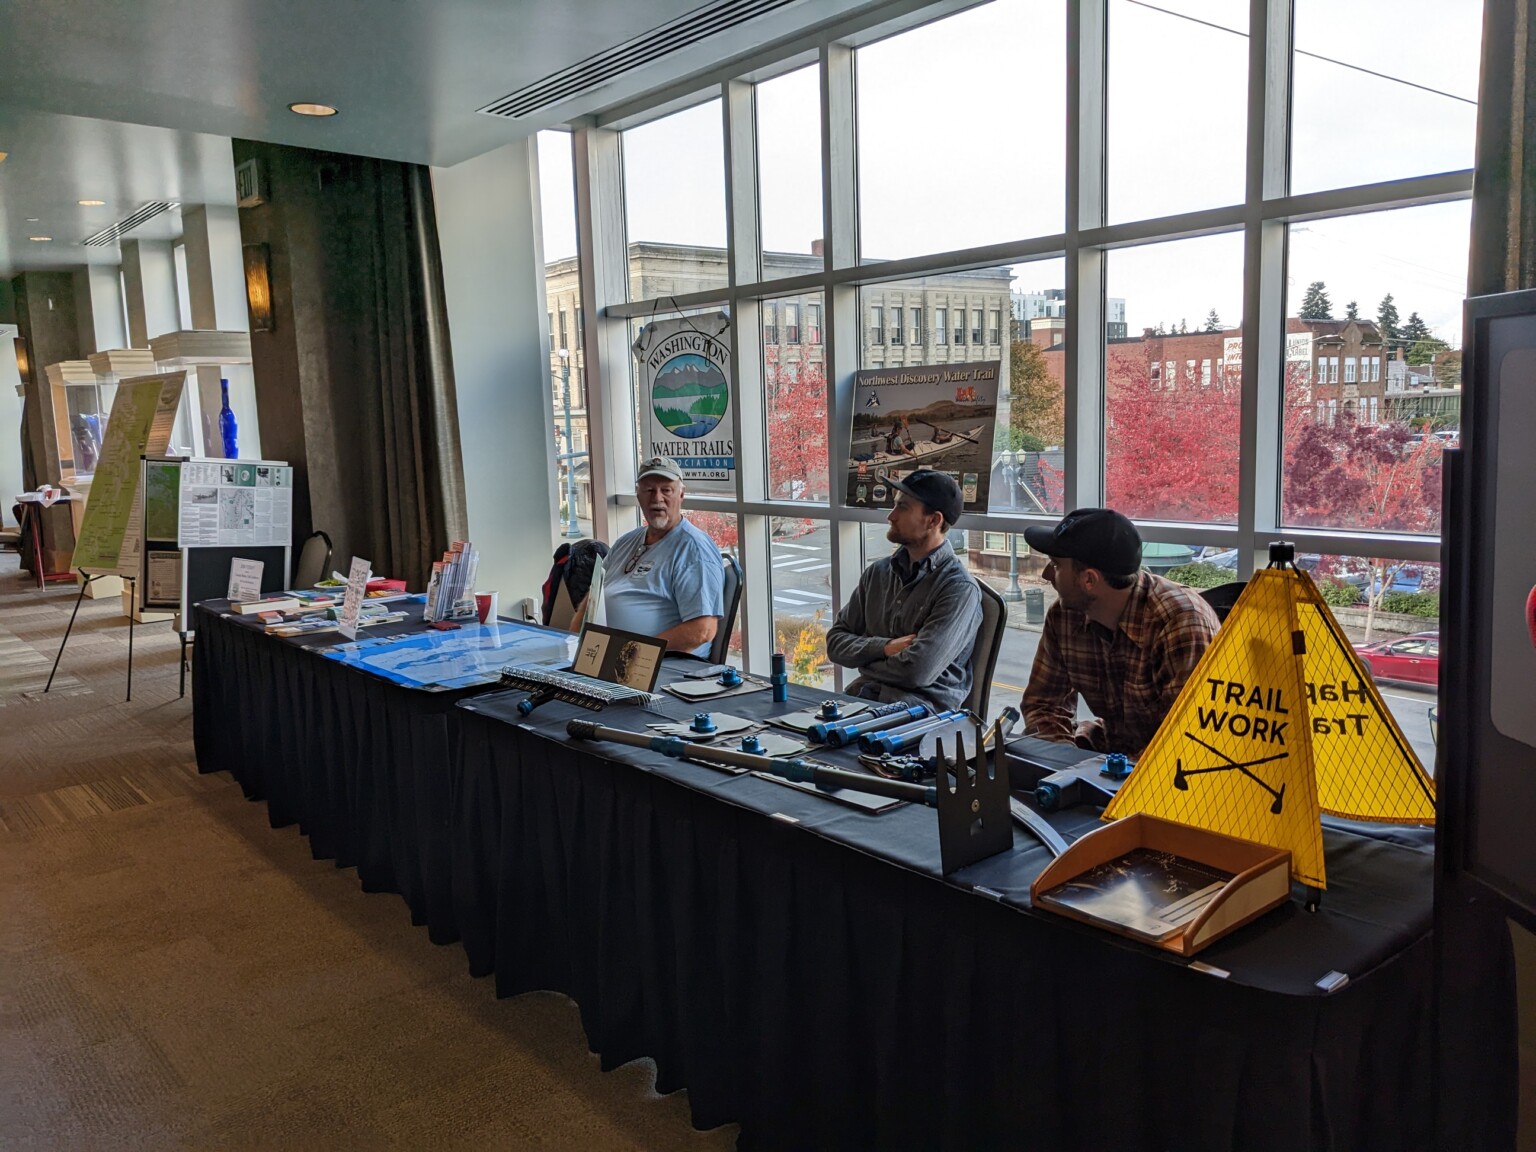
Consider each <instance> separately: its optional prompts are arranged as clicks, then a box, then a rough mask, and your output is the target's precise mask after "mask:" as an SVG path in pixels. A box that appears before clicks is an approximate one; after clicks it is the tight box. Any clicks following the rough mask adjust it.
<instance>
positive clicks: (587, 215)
mask: <svg viewBox="0 0 1536 1152" xmlns="http://www.w3.org/2000/svg"><path fill="white" fill-rule="evenodd" d="M571 144H572V147H573V148H574V149H575V163H574V174H575V180H576V219H577V227H576V250H577V254H578V260H577V266H578V275H579V276H580V280H581V299H582V300H583V301H584V302H585V304H584V315H583V324H584V325H585V327H586V335H585V343H586V349H587V351H586V357H585V367H586V382H585V383H586V393H587V428H588V434H587V449H588V464H589V467H590V470H591V477H592V534H593V535H594V536H596V537H597V538H598V539H600V540H617V539H618V538H619V536H621V535H622V534H623V533H624V532H626V531H628V530H629V529H630V528H632V527H634V522H635V517H634V511H633V509H630V508H625V507H621V506H620V505H618V504H617V503H615V501H614V499H613V494H614V492H616V491H626V492H627V491H629V490H630V489H631V485H630V483H629V481H630V480H631V478H632V477H633V476H634V474H635V437H634V434H633V429H634V427H635V415H634V405H633V404H632V403H631V397H630V389H629V388H628V387H625V386H624V382H627V381H628V380H629V323H628V321H627V320H624V319H622V318H618V317H610V316H608V315H607V313H606V310H607V308H608V307H609V306H610V305H613V304H620V303H623V302H624V300H625V298H626V297H627V296H628V293H629V262H628V257H627V255H626V253H625V247H624V179H623V173H622V170H621V160H620V139H619V133H618V132H616V131H613V130H611V129H606V128H581V129H578V130H577V131H576V132H575V133H574V134H573V137H572V141H571ZM616 382H617V383H616Z"/></svg>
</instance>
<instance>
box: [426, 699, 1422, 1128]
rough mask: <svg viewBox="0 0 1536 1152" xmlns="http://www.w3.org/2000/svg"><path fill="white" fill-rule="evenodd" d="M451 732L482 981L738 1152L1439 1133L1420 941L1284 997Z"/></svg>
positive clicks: (619, 767) (490, 724) (578, 766)
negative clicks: (1322, 988) (638, 1063)
mask: <svg viewBox="0 0 1536 1152" xmlns="http://www.w3.org/2000/svg"><path fill="white" fill-rule="evenodd" d="M493 699H494V698H492V697H482V698H480V699H479V700H477V701H475V702H473V703H472V705H471V706H472V707H479V708H484V707H486V706H487V702H488V701H491V700H493ZM614 723H621V721H618V720H615V721H614ZM626 726H631V727H633V726H634V725H633V724H630V725H626ZM459 738H460V741H461V748H460V755H461V765H462V772H461V775H460V776H459V792H458V797H457V801H456V805H457V807H458V815H457V825H456V830H457V833H458V847H459V850H460V852H461V856H462V860H463V866H462V867H461V868H460V869H459V870H457V871H456V874H455V876H456V881H462V885H461V886H460V887H459V889H458V891H459V896H460V898H461V909H467V908H472V907H476V908H490V907H494V909H495V914H494V931H493V932H491V931H487V932H486V933H484V934H471V933H470V932H468V931H466V932H465V937H464V939H465V946H466V948H467V949H468V950H469V953H470V957H471V965H472V968H473V970H475V971H478V972H484V971H494V972H495V976H496V990H497V994H498V995H503V996H507V995H515V994H517V993H519V992H524V991H529V990H532V989H552V990H556V991H560V992H564V993H566V994H568V995H570V996H571V997H572V998H573V999H574V1000H576V1002H577V1003H578V1004H579V1005H580V1008H581V1014H582V1021H583V1024H584V1026H585V1028H586V1032H587V1037H588V1041H589V1043H590V1045H591V1047H592V1049H593V1050H594V1051H595V1052H597V1053H599V1054H600V1055H601V1057H602V1061H603V1066H604V1067H605V1068H613V1067H617V1066H618V1065H620V1064H623V1063H625V1062H626V1061H629V1060H632V1059H635V1058H636V1057H639V1056H650V1057H653V1058H654V1059H655V1061H656V1065H657V1070H658V1079H657V1087H658V1090H660V1091H663V1092H668V1091H672V1090H675V1089H678V1088H687V1089H688V1092H689V1102H690V1105H691V1107H692V1109H693V1118H694V1122H695V1124H697V1125H698V1126H699V1127H701V1128H708V1127H712V1126H714V1125H716V1124H722V1123H727V1122H730V1121H739V1122H740V1123H741V1125H742V1140H741V1143H742V1146H743V1147H757V1146H763V1147H797V1146H798V1147H808V1146H816V1147H854V1148H856V1147H874V1146H881V1147H913V1148H933V1147H950V1148H972V1147H998V1146H1007V1147H1018V1148H1024V1147H1028V1148H1043V1149H1056V1148H1085V1149H1106V1148H1148V1149H1154V1148H1178V1149H1218V1148H1223V1149H1225V1148H1232V1149H1239V1148H1240V1149H1268V1148H1273V1149H1300V1148H1314V1147H1316V1148H1340V1149H1343V1148H1363V1147H1370V1148H1373V1149H1390V1148H1422V1147H1424V1146H1425V1144H1426V1142H1427V1141H1428V1139H1429V1131H1430V1125H1431V1120H1432V1117H1431V1100H1430V1074H1429V1054H1428V1053H1429V1049H1428V1037H1429V1027H1428V1022H1429V1007H1430V986H1429V976H1430V942H1429V939H1428V936H1427V935H1425V934H1420V935H1419V937H1418V938H1417V939H1415V940H1413V941H1412V942H1411V943H1409V944H1408V945H1407V947H1406V948H1405V949H1404V950H1402V951H1399V952H1397V953H1395V954H1393V955H1391V956H1389V957H1387V958H1386V959H1385V960H1384V961H1383V962H1382V963H1381V964H1380V965H1379V966H1377V967H1376V969H1375V970H1373V971H1370V972H1367V973H1364V974H1363V975H1360V976H1357V977H1355V978H1354V979H1353V980H1352V982H1351V984H1350V986H1349V987H1348V988H1347V989H1345V990H1344V991H1342V992H1340V993H1337V994H1335V995H1333V996H1328V997H1325V996H1322V995H1307V996H1296V995H1286V994H1280V993H1276V992H1272V991H1266V990H1263V989H1259V988H1253V987H1247V986H1244V985H1242V984H1241V983H1236V982H1233V981H1231V980H1222V979H1219V978H1217V977H1213V976H1210V975H1205V974H1203V973H1200V972H1197V971H1195V970H1191V969H1189V968H1188V967H1187V966H1186V965H1185V964H1184V963H1183V962H1178V963H1168V962H1163V961H1162V960H1161V958H1159V957H1157V956H1155V955H1152V954H1151V953H1150V952H1149V950H1146V949H1142V948H1138V947H1135V946H1122V945H1119V944H1118V943H1117V942H1114V941H1112V940H1111V939H1110V938H1108V937H1106V936H1105V935H1103V934H1102V933H1098V932H1095V931H1093V930H1091V929H1086V928H1082V927H1081V926H1078V925H1076V924H1073V923H1071V922H1068V921H1065V920H1062V919H1060V918H1057V917H1050V916H1048V915H1046V914H1040V913H1035V914H1030V915H1025V914H1021V912H1020V911H1019V910H1018V909H1016V908H1012V907H1008V906H1005V905H1004V904H1002V903H1000V902H995V901H992V900H988V899H983V898H980V897H978V896H977V895H976V894H975V893H973V892H969V891H964V890H962V889H960V888H957V887H954V886H952V885H950V884H947V883H944V882H942V881H940V880H937V879H935V878H932V877H929V876H925V875H920V874H917V873H915V872H912V871H909V870H906V869H903V868H899V867H893V866H892V865H891V864H890V863H889V862H887V861H885V860H882V859H878V858H876V857H875V856H872V855H870V854H868V853H865V852H860V851H857V850H850V849H849V848H848V847H847V846H845V845H843V844H841V843H836V842H833V841H830V840H828V839H825V838H823V837H820V836H817V835H814V834H808V833H807V830H806V829H805V828H803V827H801V826H799V825H792V824H788V823H785V822H782V821H780V820H777V819H774V818H772V817H771V816H765V815H763V814H762V813H761V812H758V811H753V810H750V809H747V808H743V807H739V806H737V805H735V804H734V803H729V802H722V798H721V797H720V796H717V795H711V794H710V792H711V785H710V779H709V777H710V775H712V770H710V769H705V768H693V767H689V766H686V765H678V766H669V767H666V768H658V769H656V770H651V771H645V770H637V768H636V767H635V766H634V765H632V764H628V763H623V762H620V761H619V760H617V759H613V758H610V755H609V754H610V753H612V752H613V751H614V749H613V747H612V746H607V745H601V746H590V750H588V748H587V747H583V746H571V745H565V744H561V743H557V742H555V741H553V740H551V739H548V738H547V737H546V736H544V735H541V734H539V733H538V732H535V731H530V730H528V729H520V728H517V727H514V726H511V725H509V724H507V723H505V722H503V721H502V720H500V719H497V718H494V717H488V716H484V715H474V714H469V715H467V716H466V718H465V719H464V720H463V722H462V727H461V729H460V732H459ZM623 751H624V752H625V753H628V752H631V751H633V750H631V749H627V748H626V749H623ZM637 755H638V756H640V757H644V756H645V755H646V754H644V753H638V754H637ZM679 772H682V773H696V774H699V777H698V779H696V780H695V781H694V782H693V784H694V786H690V785H689V784H684V783H680V782H679V781H678V780H677V779H676V778H675V777H674V778H669V777H672V776H674V774H676V773H679ZM718 779H719V781H720V788H719V789H715V791H723V790H726V789H728V788H729V787H730V786H731V785H732V784H733V783H734V782H735V780H736V778H733V777H729V776H720V777H718ZM751 783H752V785H753V786H754V787H755V788H758V789H765V790H768V792H769V794H772V792H773V790H774V789H776V788H778V787H779V786H777V785H774V784H772V783H770V782H766V781H756V780H753V781H751ZM780 790H781V791H784V790H782V789H780ZM785 795H786V796H790V797H795V798H796V799H798V796H797V794H794V793H789V792H787V791H785ZM806 800H808V801H810V802H811V803H813V804H814V803H818V801H816V800H815V798H810V797H807V798H806ZM822 803H824V802H822ZM911 811H912V813H913V815H917V812H916V810H911ZM928 815H929V817H930V818H931V813H930V814H928ZM888 818H889V817H888V816H887V817H858V818H857V819H861V820H865V821H869V820H874V821H879V820H884V819H888ZM1296 914H1297V915H1300V916H1305V915H1306V914H1305V913H1303V912H1300V911H1299V910H1298V911H1297V913H1296ZM1242 935H1243V934H1242V933H1239V937H1241V936H1242ZM1245 943H1246V945H1247V946H1248V947H1252V942H1251V941H1246V942H1245ZM1214 962H1216V963H1220V961H1219V960H1217V961H1214ZM1321 974H1322V973H1321V972H1319V973H1318V975H1321Z"/></svg>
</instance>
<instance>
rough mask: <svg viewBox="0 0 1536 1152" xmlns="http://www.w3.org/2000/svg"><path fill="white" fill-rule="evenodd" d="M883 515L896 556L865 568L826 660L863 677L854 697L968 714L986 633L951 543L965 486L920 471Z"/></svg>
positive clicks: (831, 636) (901, 484)
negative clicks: (978, 648) (974, 657)
mask: <svg viewBox="0 0 1536 1152" xmlns="http://www.w3.org/2000/svg"><path fill="white" fill-rule="evenodd" d="M881 479H883V480H884V481H885V482H886V483H887V484H889V485H891V487H893V488H895V489H896V491H897V496H896V506H895V507H894V508H892V509H891V514H890V515H889V516H888V517H886V522H887V523H888V524H889V525H890V528H889V529H888V530H887V532H886V538H887V539H888V540H890V541H891V543H893V544H896V545H898V547H897V549H896V551H895V552H893V553H892V554H891V555H890V556H888V557H886V558H885V559H883V560H876V561H875V562H874V563H873V564H871V565H870V566H869V567H868V568H866V569H865V570H864V575H863V576H862V577H861V578H860V579H859V586H858V588H856V589H855V590H854V593H853V596H852V597H851V598H850V599H849V601H848V604H847V606H846V607H844V608H843V610H842V611H841V612H839V613H838V614H837V620H836V622H835V623H834V624H833V625H832V629H831V631H829V632H828V633H827V655H828V657H830V658H831V660H832V661H833V662H834V663H836V664H841V665H842V666H843V667H845V668H857V669H858V670H859V675H858V678H857V679H856V680H854V682H853V683H852V684H850V685H849V686H848V691H849V692H850V693H852V694H853V695H855V696H862V697H864V698H865V699H867V700H880V701H896V700H915V701H917V702H919V703H922V704H927V705H928V706H929V707H931V708H934V709H939V710H942V709H946V708H962V707H964V706H965V702H966V700H967V699H968V698H969V697H970V694H971V648H972V647H973V646H974V645H975V643H976V634H977V632H978V631H979V630H980V628H981V591H980V590H979V589H978V588H977V587H976V581H975V580H974V579H972V577H971V575H970V573H968V572H967V571H966V570H965V565H964V564H962V563H961V562H960V558H959V557H958V556H956V555H955V550H954V548H953V547H951V546H950V543H949V541H948V540H947V539H945V534H946V533H948V531H949V529H950V527H951V526H952V525H953V524H954V522H955V521H956V520H958V519H959V518H960V512H961V510H962V507H963V502H962V500H961V497H960V486H959V485H958V484H956V483H955V481H954V479H953V478H952V477H950V476H949V475H948V474H947V473H944V472H934V471H932V470H930V469H927V468H919V469H918V470H917V471H915V472H912V473H910V474H909V475H908V476H907V477H906V478H905V479H904V480H899V481H898V480H892V479H890V478H889V477H881Z"/></svg>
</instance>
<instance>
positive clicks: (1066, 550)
mask: <svg viewBox="0 0 1536 1152" xmlns="http://www.w3.org/2000/svg"><path fill="white" fill-rule="evenodd" d="M1024 538H1025V539H1026V540H1027V541H1029V546H1030V547H1031V548H1033V549H1034V550H1035V551H1037V552H1042V553H1044V554H1045V555H1047V556H1049V557H1050V558H1051V560H1050V563H1048V564H1047V565H1046V566H1045V573H1044V576H1045V579H1046V580H1048V581H1050V583H1051V586H1052V587H1053V588H1055V589H1056V596H1057V600H1056V603H1055V604H1053V605H1052V606H1051V610H1050V611H1049V612H1047V613H1046V616H1045V630H1044V632H1043V633H1042V634H1041V637H1040V647H1039V649H1038V650H1037V651H1036V653H1035V666H1034V668H1033V670H1032V671H1031V672H1030V676H1029V687H1027V688H1025V689H1024V700H1023V707H1022V711H1023V713H1024V722H1025V725H1026V726H1027V727H1026V730H1027V731H1028V732H1029V733H1030V734H1031V735H1034V736H1039V737H1041V738H1042V739H1045V740H1054V741H1057V742H1059V743H1076V744H1077V745H1078V746H1079V747H1082V748H1088V749H1092V750H1093V751H1096V752H1123V753H1125V754H1126V755H1127V756H1130V757H1132V758H1134V757H1136V756H1139V755H1140V754H1141V752H1142V750H1143V749H1144V748H1146V746H1147V743H1148V741H1150V740H1151V739H1152V735H1153V733H1155V732H1156V731H1157V728H1158V725H1160V724H1161V723H1162V722H1163V717H1165V716H1167V715H1168V712H1169V710H1170V709H1171V708H1172V707H1173V702H1174V700H1175V699H1176V698H1177V697H1178V694H1179V690H1180V689H1181V688H1183V687H1184V681H1186V680H1187V679H1189V674H1190V673H1191V672H1193V671H1194V668H1195V665H1196V664H1198V663H1199V662H1200V657H1201V656H1202V655H1203V654H1204V653H1205V650H1206V648H1207V647H1209V646H1210V643H1211V638H1212V637H1213V636H1214V635H1215V634H1216V629H1217V627H1218V625H1219V621H1218V620H1217V618H1216V613H1215V612H1214V611H1213V610H1212V609H1211V606H1210V605H1209V604H1207V603H1206V602H1205V600H1204V599H1203V598H1202V597H1201V596H1200V594H1199V593H1198V592H1194V591H1192V590H1190V589H1188V588H1185V587H1184V586H1183V585H1181V584H1175V583H1174V582H1173V581H1171V580H1165V579H1164V578H1163V577H1161V576H1154V575H1152V573H1150V572H1145V571H1142V568H1141V535H1140V533H1138V532H1137V531H1136V526H1135V525H1134V524H1132V523H1131V522H1130V521H1129V520H1127V519H1126V518H1125V517H1124V516H1122V515H1120V513H1118V512H1115V511H1112V510H1110V509H1108V508H1079V509H1077V510H1076V511H1075V512H1069V513H1067V515H1066V516H1064V517H1062V519H1061V522H1060V523H1059V524H1057V525H1056V526H1055V527H1053V528H1046V527H1039V526H1037V527H1033V528H1026V529H1025V530H1024ZM1078 693H1082V696H1083V699H1084V700H1086V701H1087V702H1088V707H1089V708H1090V709H1091V710H1092V711H1093V714H1094V719H1091V720H1083V721H1079V720H1078V719H1077V696H1078Z"/></svg>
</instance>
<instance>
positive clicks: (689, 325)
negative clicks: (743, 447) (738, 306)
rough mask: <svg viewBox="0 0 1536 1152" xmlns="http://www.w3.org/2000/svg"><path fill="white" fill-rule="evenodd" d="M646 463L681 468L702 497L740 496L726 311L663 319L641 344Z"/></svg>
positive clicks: (644, 330)
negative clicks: (662, 460)
mask: <svg viewBox="0 0 1536 1152" xmlns="http://www.w3.org/2000/svg"><path fill="white" fill-rule="evenodd" d="M634 351H635V358H636V359H637V360H638V361H639V367H640V380H639V383H640V406H641V420H642V434H643V436H644V439H645V443H644V444H643V446H642V447H643V448H644V451H643V452H642V453H641V455H642V456H643V457H646V458H649V457H652V456H666V457H668V458H670V459H672V460H675V461H676V462H677V466H678V467H679V468H680V469H681V470H682V473H683V479H684V481H686V483H687V485H688V487H689V488H690V489H691V490H693V491H695V492H729V493H731V494H733V495H734V494H735V492H736V410H735V407H734V405H732V403H731V386H730V378H731V333H730V321H729V319H728V318H727V317H726V316H725V315H724V314H723V313H716V314H713V315H709V316H683V317H680V318H678V319H675V320H655V321H652V322H651V323H649V324H647V325H646V326H645V327H643V328H641V329H640V335H639V336H638V337H637V338H636V340H635V348H634Z"/></svg>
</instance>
